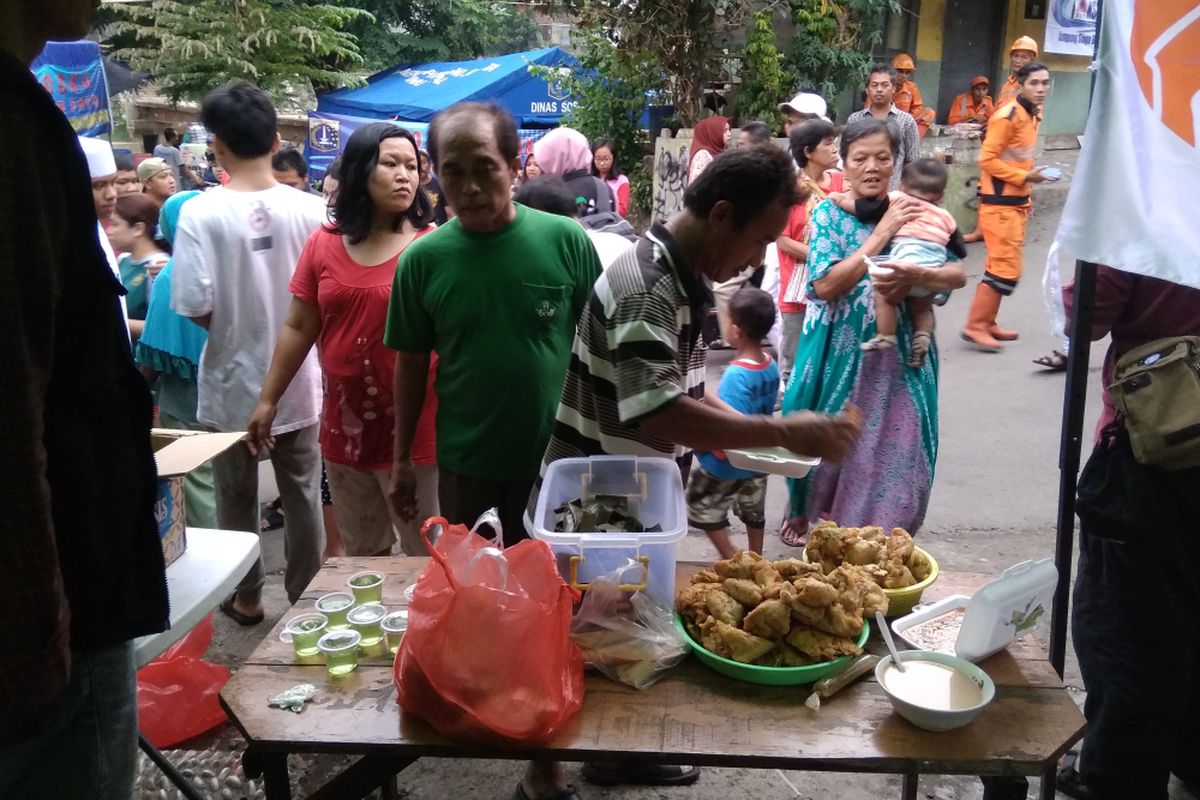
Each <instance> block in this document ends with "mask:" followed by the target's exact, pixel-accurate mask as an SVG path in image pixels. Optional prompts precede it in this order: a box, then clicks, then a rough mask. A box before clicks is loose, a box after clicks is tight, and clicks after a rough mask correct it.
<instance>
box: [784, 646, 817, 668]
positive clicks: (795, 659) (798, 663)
mask: <svg viewBox="0 0 1200 800" xmlns="http://www.w3.org/2000/svg"><path fill="white" fill-rule="evenodd" d="M776 652H777V653H779V666H781V667H809V666H812V665H813V664H815V663H817V662H816V660H815V659H812V658H809V657H808V656H806V655H804V653H801V652H800V651H799V650H797V649H796V648H794V647H792V646H791V645H790V644H788V643H787V642H786V641H784V642H780V643H779V648H778V649H777V650H776Z"/></svg>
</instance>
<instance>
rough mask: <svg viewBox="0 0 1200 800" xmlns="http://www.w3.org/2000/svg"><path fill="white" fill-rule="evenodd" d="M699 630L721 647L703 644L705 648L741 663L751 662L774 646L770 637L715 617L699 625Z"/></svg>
mask: <svg viewBox="0 0 1200 800" xmlns="http://www.w3.org/2000/svg"><path fill="white" fill-rule="evenodd" d="M706 626H707V629H706ZM701 631H702V632H703V633H704V636H705V637H706V638H708V637H711V638H712V639H713V640H714V643H716V644H717V645H718V646H719V647H720V648H721V649H720V650H715V649H713V648H711V647H708V645H707V644H705V645H704V646H705V647H706V648H707V649H709V650H712V651H713V652H714V653H716V654H717V655H722V656H725V658H732V659H733V660H734V661H738V662H741V663H742V664H753V663H754V662H755V661H757V660H758V659H759V658H762V657H763V656H765V655H766V654H767V653H769V652H771V650H772V649H774V647H775V643H774V642H772V641H771V640H770V639H764V638H762V637H761V636H755V635H754V634H752V633H747V632H746V631H744V630H741V629H740V628H735V627H733V626H732V625H726V624H725V623H724V622H721V621H720V620H717V619H714V620H710V621H709V622H706V623H705V624H704V625H702V626H701ZM701 644H704V642H703V641H702V642H701ZM722 651H724V652H722ZM726 654H728V655H726Z"/></svg>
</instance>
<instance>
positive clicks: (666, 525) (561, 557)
mask: <svg viewBox="0 0 1200 800" xmlns="http://www.w3.org/2000/svg"><path fill="white" fill-rule="evenodd" d="M602 494H603V495H622V496H625V497H628V498H629V513H630V514H632V515H633V516H635V517H637V518H638V520H640V521H641V523H642V524H643V525H644V526H645V527H647V528H649V527H653V526H655V525H659V526H661V527H662V531H661V532H660V533H558V532H556V531H555V530H554V522H555V520H554V509H556V508H558V507H559V506H561V505H562V504H563V503H566V502H569V501H571V500H574V499H576V498H583V499H587V498H590V497H594V496H596V495H602ZM687 530H688V526H687V506H686V503H685V501H684V494H683V481H682V480H681V478H680V475H679V466H678V465H677V464H676V463H675V462H674V461H672V460H671V459H668V458H651V457H642V456H592V457H591V458H564V459H560V460H558V461H554V462H552V463H551V464H550V465H549V466H548V467H547V468H546V476H545V479H544V480H543V481H542V489H541V492H539V493H538V500H537V506H536V510H535V511H534V515H533V520H532V525H531V527H530V530H529V534H530V536H532V537H533V538H534V539H540V540H541V541H544V542H546V543H548V544H549V545H550V549H551V550H553V551H554V554H555V556H556V557H557V560H558V567H559V571H560V572H561V573H562V575H563V578H564V579H565V580H566V581H567V582H568V583H571V584H572V585H573V586H575V587H576V588H580V589H583V588H586V587H587V584H589V583H591V581H592V580H593V579H594V578H597V577H599V576H601V575H605V574H607V573H609V572H612V571H614V570H616V569H618V568H619V567H621V566H622V565H624V564H625V562H626V561H628V560H629V559H635V560H637V559H644V561H643V563H644V564H645V565H646V575H645V577H646V580H645V589H644V590H643V591H645V592H646V594H647V595H649V596H650V597H652V598H653V599H654V600H656V601H657V602H659V603H660V604H662V605H664V606H666V607H667V608H674V607H675V550H676V546H677V545H678V543H679V541H680V540H681V539H683V537H684V536H687ZM635 585H637V584H635ZM639 588H640V586H639Z"/></svg>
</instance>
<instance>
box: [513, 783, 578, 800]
mask: <svg viewBox="0 0 1200 800" xmlns="http://www.w3.org/2000/svg"><path fill="white" fill-rule="evenodd" d="M513 800H583V798H582V797H580V795H579V792H578V791H576V789H575V787H574V786H573V785H572V784H567V788H566V789H563V790H562V791H561V792H555V793H554V794H548V795H544V796H542V797H538V798H536V799H535V798H532V797H530V796H529V795H527V794H526V793H525V786H524V785H523V784H521V783H517V791H515V792H514V793H513Z"/></svg>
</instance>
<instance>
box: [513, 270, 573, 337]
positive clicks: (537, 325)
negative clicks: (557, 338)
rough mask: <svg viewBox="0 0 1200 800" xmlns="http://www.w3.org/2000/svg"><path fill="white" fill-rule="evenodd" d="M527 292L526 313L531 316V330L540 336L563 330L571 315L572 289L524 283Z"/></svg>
mask: <svg viewBox="0 0 1200 800" xmlns="http://www.w3.org/2000/svg"><path fill="white" fill-rule="evenodd" d="M522 287H523V288H524V290H525V307H526V311H525V313H526V314H528V315H529V329H530V330H531V331H532V332H534V333H536V334H540V335H547V336H548V335H550V334H552V333H554V332H556V331H560V330H562V329H563V326H564V325H569V324H570V323H569V322H565V320H566V318H567V317H568V316H569V315H570V303H569V302H568V300H569V299H570V288H569V287H567V286H545V285H542V284H538V283H523V284H522Z"/></svg>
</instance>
